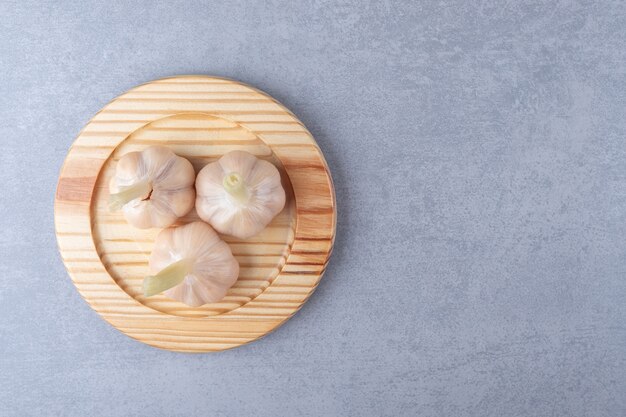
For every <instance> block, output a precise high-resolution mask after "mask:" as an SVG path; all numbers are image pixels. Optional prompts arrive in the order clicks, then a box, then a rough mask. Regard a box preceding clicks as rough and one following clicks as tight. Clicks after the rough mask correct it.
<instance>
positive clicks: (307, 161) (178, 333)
mask: <svg viewBox="0 0 626 417" xmlns="http://www.w3.org/2000/svg"><path fill="white" fill-rule="evenodd" d="M153 144H159V145H165V146H168V147H170V148H171V149H172V150H174V152H176V153H177V154H179V155H181V156H184V157H186V158H188V159H189V160H190V161H191V162H192V164H193V165H194V167H195V168H196V171H198V170H199V169H200V168H202V167H203V166H204V165H205V164H206V163H208V162H211V161H214V160H215V159H217V158H219V157H220V156H221V155H223V154H225V153H226V152H229V151H231V150H234V149H242V150H246V151H248V152H251V153H253V154H255V155H257V156H258V157H260V158H264V159H266V160H268V161H270V162H272V163H274V164H275V165H276V166H277V167H278V168H279V170H280V172H281V176H282V178H283V185H284V187H285V190H286V192H287V203H286V205H285V209H284V210H283V211H282V212H281V213H280V214H279V215H278V216H277V217H276V218H275V219H274V220H273V221H272V223H271V224H270V225H269V226H268V227H267V228H266V229H265V230H264V231H263V232H262V233H261V234H259V235H257V236H255V237H252V238H250V239H247V240H238V239H234V238H231V237H228V236H223V238H224V240H226V241H227V242H228V243H229V244H230V246H231V249H232V250H233V253H234V254H235V256H236V257H237V259H238V261H239V263H240V266H241V272H240V276H239V279H238V281H237V283H236V284H235V285H234V286H233V288H231V290H230V291H229V293H228V295H227V296H226V297H225V298H224V299H223V300H222V301H221V302H219V303H213V304H207V305H205V306H203V307H199V308H191V307H188V306H186V305H185V304H182V303H179V302H177V301H174V300H170V299H168V298H166V297H165V296H162V295H160V296H156V297H151V298H148V299H146V298H144V297H143V296H142V294H141V282H142V278H143V276H144V275H146V274H147V273H148V264H147V261H148V256H149V255H150V252H151V250H152V246H153V242H154V238H155V236H156V234H157V233H158V232H159V230H158V229H154V230H139V229H135V228H132V227H131V226H129V225H128V224H127V223H126V222H125V220H124V218H123V216H122V214H121V213H120V212H114V213H111V212H109V210H108V208H107V204H106V200H107V198H108V192H107V184H108V181H109V178H110V177H111V175H112V174H113V172H114V169H115V165H116V163H117V160H118V159H119V157H120V156H122V155H124V154H125V153H127V152H130V151H134V150H141V149H144V148H145V147H147V146H149V145H153ZM197 219H198V217H197V215H196V214H195V211H192V212H191V213H190V214H189V215H187V216H185V218H183V219H181V220H180V222H179V223H181V224H184V223H186V222H189V221H193V220H197ZM335 222H336V208H335V197H334V190H333V186H332V180H331V177H330V173H329V171H328V167H327V165H326V162H325V160H324V157H323V155H322V153H321V151H320V149H319V147H318V146H317V144H316V143H315V140H314V139H313V137H312V136H311V134H310V133H309V132H308V131H307V130H306V128H305V127H304V126H303V125H302V123H301V122H300V121H299V120H298V119H297V118H296V117H295V116H294V115H293V114H291V113H290V112H289V111H288V110H287V109H285V108H284V107H283V106H282V105H281V104H279V103H277V102H276V101H275V100H274V99H272V98H271V97H269V96H267V95H266V94H264V93H262V92H260V91H258V90H255V89H253V88H251V87H249V86H246V85H243V84H240V83H237V82H234V81H231V80H226V79H220V78H213V77H206V76H182V77H174V78H167V79H162V80H157V81H153V82H150V83H148V84H144V85H141V86H138V87H136V88H134V89H132V90H130V91H129V92H127V93H125V94H123V95H121V96H120V97H118V98H116V99H115V100H113V101H112V102H111V103H109V104H108V105H107V106H105V107H104V108H103V109H102V110H101V111H100V112H99V113H98V114H97V115H96V116H94V118H93V119H92V120H91V121H90V122H89V123H88V124H87V126H85V128H84V129H83V131H82V132H81V133H80V134H79V136H78V138H77V139H76V141H75V142H74V144H73V145H72V147H71V149H70V151H69V153H68V155H67V158H66V160H65V164H64V166H63V169H62V171H61V175H60V178H59V182H58V187H57V194H56V199H55V224H56V233H57V240H58V244H59V248H60V251H61V255H62V257H63V261H64V263H65V266H66V268H67V270H68V272H69V274H70V276H71V277H72V280H73V282H74V284H75V285H76V287H77V289H78V291H79V292H80V293H81V295H82V296H83V297H84V298H85V300H86V301H87V302H88V303H89V304H90V305H91V306H92V307H93V308H94V309H95V310H96V311H97V312H98V313H99V314H100V315H101V316H102V317H103V318H104V319H105V320H107V321H108V322H109V323H111V324H112V325H113V326H115V327H116V328H117V329H119V330H120V331H122V332H124V333H126V334H127V335H129V336H131V337H133V338H135V339H137V340H140V341H142V342H144V343H147V344H150V345H152V346H156V347H160V348H164V349H170V350H176V351H189V352H205V351H216V350H223V349H228V348H232V347H236V346H239V345H242V344H244V343H247V342H250V341H252V340H255V339H257V338H259V337H261V336H263V335H265V334H267V333H268V332H270V331H272V330H273V329H275V328H276V327H277V326H279V325H280V324H281V323H283V322H284V321H285V320H286V319H288V318H289V317H290V316H291V315H293V314H294V313H295V312H296V311H297V310H298V309H299V308H300V307H301V306H302V304H303V303H304V302H305V301H306V299H307V298H308V297H309V296H310V295H311V293H312V292H313V290H314V289H315V287H316V286H317V284H318V283H319V280H320V279H321V277H322V274H323V272H324V269H325V267H326V263H327V262H328V259H329V256H330V253H331V251H332V245H333V241H334V235H335Z"/></svg>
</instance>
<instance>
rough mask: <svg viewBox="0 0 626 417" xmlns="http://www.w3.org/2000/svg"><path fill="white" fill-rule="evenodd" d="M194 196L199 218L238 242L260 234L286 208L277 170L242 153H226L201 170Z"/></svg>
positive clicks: (246, 153) (248, 154)
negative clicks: (238, 239) (237, 239)
mask: <svg viewBox="0 0 626 417" xmlns="http://www.w3.org/2000/svg"><path fill="white" fill-rule="evenodd" d="M196 193H197V197H196V211H197V212H198V215H199V216H200V218H201V219H202V220H204V221H206V222H208V223H210V224H211V226H213V227H214V228H215V230H217V231H218V232H220V233H224V234H227V235H232V236H235V237H238V238H240V239H246V238H249V237H251V236H254V235H256V234H257V233H259V232H260V231H261V230H263V229H264V228H265V226H267V225H268V224H269V222H270V221H272V219H273V218H274V217H275V216H276V215H277V214H278V213H280V211H281V210H282V209H283V207H284V206H285V190H284V189H283V187H282V185H281V182H280V173H279V172H278V169H276V167H275V166H274V165H272V164H271V163H269V162H267V161H264V160H262V159H258V158H257V157H255V156H254V155H252V154H250V153H248V152H243V151H232V152H229V153H227V154H226V155H224V156H222V157H221V158H220V159H219V160H218V161H216V162H213V163H211V164H209V165H207V166H205V167H204V168H202V170H201V171H200V173H199V174H198V177H197V178H196Z"/></svg>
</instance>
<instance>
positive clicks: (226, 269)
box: [143, 222, 239, 307]
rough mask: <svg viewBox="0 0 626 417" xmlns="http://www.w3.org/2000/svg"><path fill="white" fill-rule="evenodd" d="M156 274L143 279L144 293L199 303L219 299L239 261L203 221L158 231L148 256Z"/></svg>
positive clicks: (234, 277)
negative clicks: (152, 248) (150, 253)
mask: <svg viewBox="0 0 626 417" xmlns="http://www.w3.org/2000/svg"><path fill="white" fill-rule="evenodd" d="M149 264H150V270H151V271H152V272H153V273H156V275H153V276H149V277H146V278H145V280H144V286H143V288H144V295H145V296H146V297H149V296H151V295H155V294H158V293H160V292H163V291H165V295H166V296H168V297H170V298H173V299H175V300H178V301H182V302H183V303H185V304H187V305H190V306H192V307H198V306H201V305H203V304H205V303H213V302H216V301H219V300H221V299H222V298H224V296H225V295H226V292H227V291H228V289H229V288H230V287H232V285H233V284H234V283H235V281H237V277H238V275H239V263H238V262H237V260H236V259H235V257H234V256H233V254H232V252H231V251H230V248H229V247H228V245H227V244H226V242H224V241H222V240H221V239H220V238H219V236H218V235H217V233H215V231H214V230H213V229H212V228H211V226H209V225H208V224H206V223H203V222H193V223H189V224H187V225H185V226H180V227H174V228H169V229H165V230H163V231H161V233H159V235H158V236H157V238H156V242H155V245H154V250H153V251H152V255H151V256H150V262H149Z"/></svg>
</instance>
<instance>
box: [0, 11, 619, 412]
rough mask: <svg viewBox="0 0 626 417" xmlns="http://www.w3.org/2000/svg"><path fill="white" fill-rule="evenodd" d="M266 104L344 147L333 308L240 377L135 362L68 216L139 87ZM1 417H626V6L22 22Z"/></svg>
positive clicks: (229, 356) (307, 312) (234, 360)
mask: <svg viewBox="0 0 626 417" xmlns="http://www.w3.org/2000/svg"><path fill="white" fill-rule="evenodd" d="M185 73H200V74H215V75H221V76H227V77H232V78H235V79H238V80H241V81H244V82H246V83H250V84H252V85H254V86H256V87H258V88H260V89H262V90H265V91H266V92H268V93H270V94H271V95H273V96H274V97H276V98H277V99H279V100H280V101H282V102H283V103H284V104H285V105H286V106H287V107H289V108H290V109H292V110H293V111H294V112H295V113H296V114H297V115H298V117H300V118H301V119H302V120H303V121H304V122H305V124H306V125H307V126H308V127H309V129H310V130H311V132H312V133H313V134H314V136H315V137H316V138H317V140H318V142H319V144H320V146H321V147H322V149H323V151H324V153H325V155H326V158H327V159H328V163H329V165H330V167H331V170H332V173H333V175H334V180H335V185H336V190H337V202H338V208H339V222H338V234H337V242H336V248H335V252H334V254H333V258H332V261H331V263H330V265H329V267H328V270H327V273H326V276H325V278H324V280H323V281H322V283H321V285H320V286H319V289H318V290H317V292H316V293H315V295H314V296H313V297H312V298H311V299H310V301H309V302H308V303H307V304H306V305H305V307H304V308H303V309H302V310H301V311H300V312H299V313H298V314H297V315H296V316H295V317H294V318H293V319H292V320H290V321H289V322H288V323H287V324H286V325H285V326H283V327H282V328H280V329H279V330H278V331H276V332H275V333H273V334H271V335H269V336H268V337H266V338H264V339H263V340H261V341H259V342H256V343H253V344H251V345H248V346H245V347H242V348H239V349H235V350H232V351H227V352H223V353H219V354H203V355H185V354H177V353H171V352H166V351H160V350H157V349H154V348H151V347H148V346H145V345H143V344H140V343H138V342H135V341H133V340H131V339H129V338H127V337H126V336H124V335H123V334H121V333H119V332H117V331H116V330H115V329H113V328H112V327H110V326H109V325H108V324H106V323H105V322H104V321H103V320H101V319H100V318H99V316H98V315H97V314H96V313H95V312H93V311H92V310H91V309H90V308H89V307H88V306H87V304H86V303H85V302H84V301H83V300H82V299H81V297H80V296H79V294H78V293H77V292H76V290H75V289H74V287H73V285H72V283H71V281H70V279H69V278H68V276H67V274H66V272H65V269H64V267H63V265H62V263H61V260H60V257H59V255H58V252H57V247H56V242H55V238H54V227H53V208H52V205H53V199H54V191H55V186H56V178H57V176H58V173H59V170H60V168H61V164H62V162H63V159H64V157H65V154H66V152H67V150H68V148H69V146H70V144H71V143H72V141H73V139H74V137H75V136H76V135H77V133H78V132H79V130H80V129H81V128H82V127H83V125H84V124H85V123H86V122H87V121H88V120H89V119H90V118H91V117H92V116H93V115H94V114H95V113H96V112H97V111H98V110H99V109H100V108H101V107H102V106H103V105H104V104H106V103H107V102H108V101H109V100H111V99H112V98H114V97H115V96H116V95H118V94H120V93H122V92H123V91H125V90H127V89H128V88H130V87H133V86H134V85H136V84H139V83H143V82H146V81H149V80H152V79H155V78H159V77H164V76H170V75H176V74H185ZM0 79H1V81H0V97H1V99H2V105H1V106H0V121H1V122H2V123H0V137H1V138H2V142H1V143H2V146H3V149H2V152H0V167H1V169H0V195H1V196H2V203H1V204H0V210H1V215H0V253H1V256H0V273H1V278H0V415H2V416H35V415H36V416H48V415H49V416H61V415H62V416H89V415H90V416H121V415H127V416H140V415H145V416H155V417H156V416H168V417H171V416H209V415H210V416H393V417H397V416H421V417H424V416H455V417H461V416H497V417H501V416H610V417H616V416H623V415H626V324H625V323H626V243H625V240H624V237H625V236H626V110H625V109H626V7H625V5H624V3H623V2H620V1H614V2H612V1H604V2H595V3H594V2H587V1H559V2H557V1H545V2H538V1H532V2H525V1H483V2H476V3H474V2H467V1H458V2H448V1H424V2H413V1H406V2H388V1H376V2H370V3H368V2H362V1H354V2H328V1H306V2H304V1H303V2H297V1H284V2H249V1H243V0H241V1H232V2H231V1H229V2H192V1H181V2H173V1H168V2H159V3H157V2H131V1H128V2H127V1H121V2H95V1H94V2H89V1H76V2H69V1H54V2H49V3H46V2H25V1H6V0H3V1H0Z"/></svg>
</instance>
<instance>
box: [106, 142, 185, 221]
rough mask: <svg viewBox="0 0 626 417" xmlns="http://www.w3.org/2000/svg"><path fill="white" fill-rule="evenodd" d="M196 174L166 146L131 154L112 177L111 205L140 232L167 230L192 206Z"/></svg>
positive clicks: (121, 160)
mask: <svg viewBox="0 0 626 417" xmlns="http://www.w3.org/2000/svg"><path fill="white" fill-rule="evenodd" d="M194 180H195V172H194V170H193V166H192V165H191V163H190V162H189V161H188V160H186V159H185V158H183V157H180V156H177V155H176V154H175V153H174V152H172V151H171V150H169V149H168V148H165V147H163V146H151V147H149V148H146V149H145V150H143V151H141V152H129V153H127V154H126V155H124V156H122V157H121V158H120V160H119V162H118V163H117V167H116V169H115V175H114V176H113V178H111V182H110V184H109V191H110V193H111V196H110V198H109V205H110V208H111V209H112V210H116V209H119V208H122V210H123V211H124V217H125V218H126V220H127V221H128V223H130V224H131V225H133V226H135V227H138V228H140V229H148V228H150V227H168V226H170V225H172V224H173V223H174V222H175V221H176V220H177V219H178V218H179V217H182V216H184V215H185V214H187V213H188V212H189V211H190V210H191V209H192V207H193V204H194V199H195V190H194V188H193V183H194Z"/></svg>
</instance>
